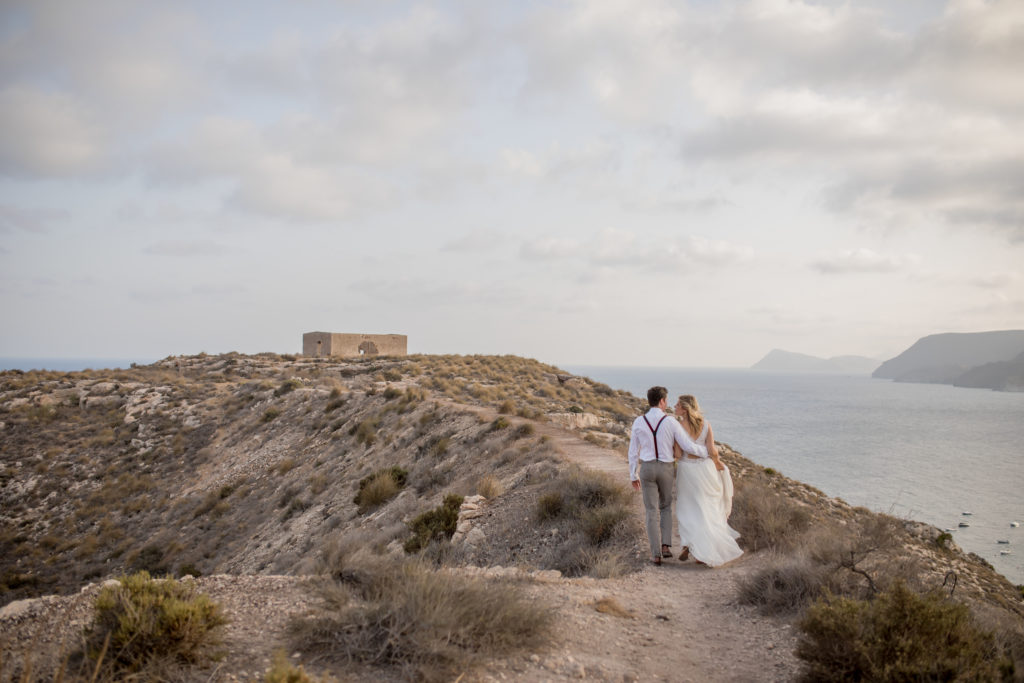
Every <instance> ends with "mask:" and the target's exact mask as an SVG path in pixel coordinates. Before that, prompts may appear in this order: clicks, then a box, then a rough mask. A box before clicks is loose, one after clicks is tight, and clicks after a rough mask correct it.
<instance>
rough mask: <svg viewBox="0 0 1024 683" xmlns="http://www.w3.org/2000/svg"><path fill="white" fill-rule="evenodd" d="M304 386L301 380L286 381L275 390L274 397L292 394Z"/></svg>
mask: <svg viewBox="0 0 1024 683" xmlns="http://www.w3.org/2000/svg"><path fill="white" fill-rule="evenodd" d="M302 386H303V384H302V380H301V379H296V378H292V379H288V380H285V381H284V382H282V383H281V386H279V387H278V388H277V389H275V390H274V396H284V395H285V394H290V393H291V392H293V391H295V390H296V389H299V388H301V387H302Z"/></svg>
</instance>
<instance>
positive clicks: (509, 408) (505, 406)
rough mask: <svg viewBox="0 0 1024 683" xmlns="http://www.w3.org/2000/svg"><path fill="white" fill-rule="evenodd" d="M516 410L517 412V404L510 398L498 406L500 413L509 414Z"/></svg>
mask: <svg viewBox="0 0 1024 683" xmlns="http://www.w3.org/2000/svg"><path fill="white" fill-rule="evenodd" d="M514 412H516V404H515V403H514V402H513V401H511V400H509V399H505V400H504V401H502V402H501V405H499V406H498V413H500V414H501V415H509V414H511V413H514Z"/></svg>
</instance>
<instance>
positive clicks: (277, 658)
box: [263, 650, 335, 683]
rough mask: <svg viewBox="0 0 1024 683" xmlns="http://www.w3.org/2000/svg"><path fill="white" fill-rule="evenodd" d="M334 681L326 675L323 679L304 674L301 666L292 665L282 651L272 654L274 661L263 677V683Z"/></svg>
mask: <svg viewBox="0 0 1024 683" xmlns="http://www.w3.org/2000/svg"><path fill="white" fill-rule="evenodd" d="M334 680H335V679H333V678H331V677H330V676H326V675H325V676H324V677H323V678H313V677H312V676H310V675H309V674H308V673H306V670H305V669H304V668H303V667H302V665H301V664H300V665H298V666H296V665H294V664H292V663H291V661H289V659H288V655H287V654H285V652H284V650H278V651H277V652H275V653H274V661H273V663H272V664H271V665H270V668H269V669H268V670H267V674H266V676H264V677H263V681H264V683H331V682H332V681H334Z"/></svg>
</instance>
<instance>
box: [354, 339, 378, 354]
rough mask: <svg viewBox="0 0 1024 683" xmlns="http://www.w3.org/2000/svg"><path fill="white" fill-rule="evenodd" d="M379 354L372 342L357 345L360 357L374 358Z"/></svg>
mask: <svg viewBox="0 0 1024 683" xmlns="http://www.w3.org/2000/svg"><path fill="white" fill-rule="evenodd" d="M378 353H379V352H378V351H377V345H376V344H374V343H373V342H372V341H364V342H363V343H362V344H360V345H359V355H360V356H376V355H377V354H378Z"/></svg>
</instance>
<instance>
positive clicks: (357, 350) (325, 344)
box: [302, 332, 409, 358]
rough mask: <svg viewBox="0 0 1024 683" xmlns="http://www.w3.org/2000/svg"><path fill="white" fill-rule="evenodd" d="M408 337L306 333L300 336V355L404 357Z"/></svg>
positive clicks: (400, 335) (401, 335) (399, 335)
mask: <svg viewBox="0 0 1024 683" xmlns="http://www.w3.org/2000/svg"><path fill="white" fill-rule="evenodd" d="M408 339H409V338H408V337H406V336H405V335H404V334H345V333H337V332H306V333H305V334H303V335H302V355H303V356H308V357H312V358H322V357H326V356H340V357H351V356H405V355H407V354H408V353H409V351H408Z"/></svg>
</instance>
